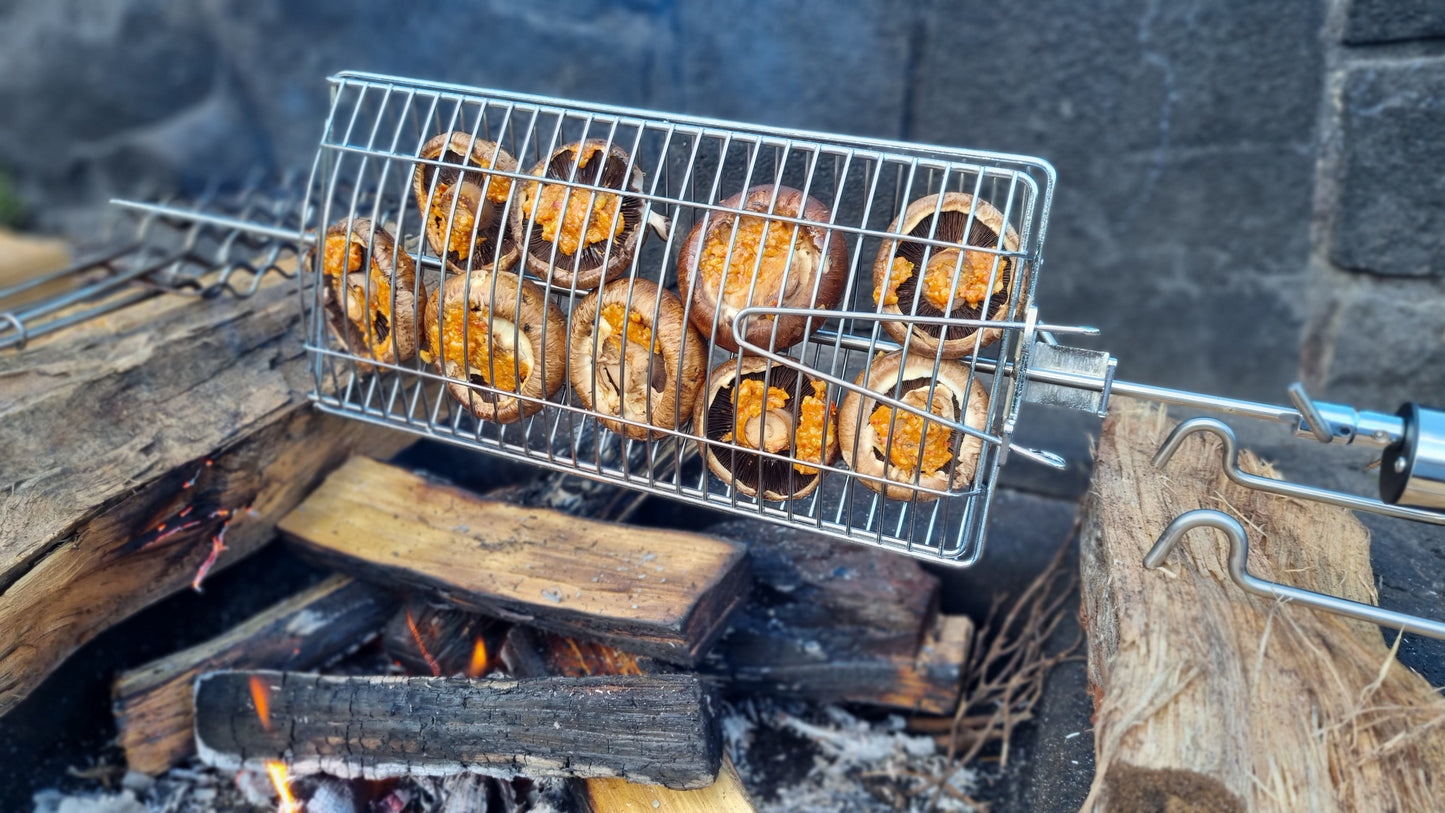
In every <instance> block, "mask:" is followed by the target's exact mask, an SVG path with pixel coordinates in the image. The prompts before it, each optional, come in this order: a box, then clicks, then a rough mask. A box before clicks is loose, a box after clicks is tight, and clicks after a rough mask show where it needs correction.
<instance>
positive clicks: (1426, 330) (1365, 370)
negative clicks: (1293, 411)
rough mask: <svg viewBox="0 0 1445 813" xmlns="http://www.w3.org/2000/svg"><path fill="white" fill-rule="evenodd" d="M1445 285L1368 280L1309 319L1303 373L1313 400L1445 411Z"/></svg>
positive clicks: (1337, 293) (1337, 296)
mask: <svg viewBox="0 0 1445 813" xmlns="http://www.w3.org/2000/svg"><path fill="white" fill-rule="evenodd" d="M1442 331H1445V283H1442V282H1440V281H1427V280H1381V279H1373V278H1366V279H1363V280H1360V281H1359V282H1358V284H1354V285H1342V286H1341V287H1340V288H1339V289H1337V290H1336V291H1335V292H1334V294H1333V295H1332V296H1331V297H1330V299H1329V301H1328V303H1327V304H1325V305H1324V306H1322V308H1321V311H1320V313H1319V315H1317V316H1315V317H1313V319H1312V322H1311V327H1310V331H1309V341H1308V343H1307V345H1306V347H1307V348H1310V349H1311V352H1309V353H1308V354H1307V355H1306V356H1305V362H1306V363H1305V365H1304V369H1303V373H1304V375H1305V378H1306V380H1307V381H1308V382H1310V383H1311V384H1312V385H1313V386H1314V387H1315V389H1316V390H1317V392H1315V393H1314V394H1315V397H1316V398H1321V399H1324V400H1328V401H1337V402H1344V403H1352V404H1354V405H1356V406H1358V407H1360V408H1364V409H1375V410H1379V411H1385V412H1390V411H1393V410H1394V409H1395V407H1397V406H1398V405H1399V404H1400V403H1402V402H1404V401H1420V402H1422V403H1427V404H1433V405H1445V333H1442Z"/></svg>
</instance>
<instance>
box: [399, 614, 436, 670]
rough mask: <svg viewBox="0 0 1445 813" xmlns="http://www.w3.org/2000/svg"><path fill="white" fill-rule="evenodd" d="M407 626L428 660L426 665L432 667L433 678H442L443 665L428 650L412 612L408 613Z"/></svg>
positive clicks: (418, 647) (423, 655)
mask: <svg viewBox="0 0 1445 813" xmlns="http://www.w3.org/2000/svg"><path fill="white" fill-rule="evenodd" d="M406 625H407V627H408V628H409V629H410V630H411V637H412V638H413V639H414V640H415V641H416V648H417V649H420V650H421V656H422V657H423V658H425V659H426V665H427V666H429V667H431V673H432V677H441V676H442V667H441V664H439V663H437V659H436V658H433V657H432V656H431V653H430V652H428V651H427V650H426V644H424V643H422V640H421V630H419V629H417V628H416V621H415V620H414V619H413V618H412V617H411V610H407V611H406Z"/></svg>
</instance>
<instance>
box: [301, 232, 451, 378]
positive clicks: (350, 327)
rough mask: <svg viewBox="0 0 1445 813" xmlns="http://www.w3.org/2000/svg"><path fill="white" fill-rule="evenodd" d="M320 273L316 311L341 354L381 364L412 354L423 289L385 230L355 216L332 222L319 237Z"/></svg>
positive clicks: (423, 303)
mask: <svg viewBox="0 0 1445 813" xmlns="http://www.w3.org/2000/svg"><path fill="white" fill-rule="evenodd" d="M313 256H314V255H313ZM363 267H364V268H366V269H367V270H365V271H363V270H362V269H363ZM321 275H322V309H323V311H324V312H325V313H326V317H327V323H328V325H329V326H330V328H331V333H332V335H334V336H335V337H336V339H337V340H338V341H339V342H341V344H342V345H343V346H344V347H345V348H346V350H347V352H349V353H351V354H352V355H355V356H361V357H363V358H368V359H371V360H373V361H377V362H380V363H383V364H399V363H401V362H403V361H407V360H408V359H410V358H411V357H412V356H413V355H415V354H416V339H417V336H416V315H417V311H418V309H421V308H425V307H426V301H427V296H426V288H425V287H423V286H418V285H417V284H416V266H415V265H414V264H413V263H412V260H411V257H409V256H407V254H406V252H402V251H397V250H396V242H395V240H393V239H392V236H391V234H390V233H389V232H387V230H386V229H385V228H378V227H375V226H374V225H373V224H372V222H371V221H370V220H368V219H366V218H359V217H358V218H348V219H345V220H340V221H338V222H336V223H333V224H332V225H331V226H330V227H329V228H327V229H326V234H325V235H324V236H323V239H322V247H321ZM359 366H360V367H362V369H365V370H370V369H371V365H369V364H360V363H359Z"/></svg>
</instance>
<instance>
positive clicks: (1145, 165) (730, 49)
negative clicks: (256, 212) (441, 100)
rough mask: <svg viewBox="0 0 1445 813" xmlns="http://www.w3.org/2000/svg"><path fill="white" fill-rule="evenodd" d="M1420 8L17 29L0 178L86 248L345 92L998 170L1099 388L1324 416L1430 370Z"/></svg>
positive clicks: (588, 14) (656, 1)
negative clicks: (507, 95)
mask: <svg viewBox="0 0 1445 813" xmlns="http://www.w3.org/2000/svg"><path fill="white" fill-rule="evenodd" d="M1440 4H1441V0H1408V2H1394V0H1349V2H1346V0H1307V1H1306V2H1302V3H1292V4H1285V5H1275V4H1262V3H1257V2H1252V0H1219V2H1214V3H1209V4H1178V3H1168V2H1162V1H1161V0H1104V1H1103V2H1099V3H1077V2H1073V0H1039V1H1038V2H1034V3H1029V4H973V3H959V2H953V1H952V0H921V2H901V1H900V0H862V1H861V2H855V3H846V4H840V3H836V2H832V0H797V2H789V3H770V2H764V0H714V1H713V2H701V1H700V0H610V1H609V0H538V2H530V3H518V2H505V1H504V0H419V2H417V3H410V4H405V3H379V2H371V1H370V0H357V2H349V3H339V2H338V3H292V2H285V0H245V2H242V0H203V2H191V1H190V0H112V1H111V2H108V3H94V2H80V0H10V2H7V3H0V110H4V111H6V114H5V116H4V117H3V118H0V174H4V175H8V176H9V177H10V178H11V180H12V182H13V186H14V187H15V188H17V189H18V190H19V191H20V193H21V195H22V196H23V198H24V200H25V202H26V204H27V206H28V209H29V211H30V213H31V222H32V224H33V225H34V226H36V227H38V228H41V229H43V230H51V231H56V230H69V231H70V232H71V233H72V234H79V235H80V236H82V237H83V236H84V233H85V231H86V229H88V228H89V227H90V226H89V224H90V223H91V222H93V221H92V220H91V219H88V217H87V216H88V215H89V214H93V212H94V211H95V208H96V206H97V204H98V203H99V202H100V201H102V200H104V199H105V198H106V197H108V196H110V195H113V194H126V195H139V196H153V195H156V194H160V193H162V192H164V191H166V190H168V189H172V188H182V189H185V188H194V187H195V186H197V185H198V184H200V183H202V182H203V181H204V180H206V179H208V178H211V177H215V176H218V175H219V176H222V177H231V178H236V177H240V176H242V175H244V174H245V173H247V172H249V171H252V170H254V169H257V168H265V169H279V168H287V167H295V166H305V165H308V164H309V162H310V159H311V155H312V153H313V150H314V145H315V142H316V139H317V138H318V136H319V134H320V131H321V126H322V119H323V116H324V114H325V109H326V104H327V90H326V85H325V82H324V78H325V77H326V76H327V75H328V74H330V73H332V72H334V71H337V70H340V69H345V68H357V69H364V70H373V71H380V72H388V73H397V74H402V75H411V76H418V77H425V78H429V79H439V80H446V81H453V82H460V83H466V84H474V85H480V86H484V87H487V86H490V87H499V88H506V89H510V90H518V91H527V92H537V93H544V94H551V95H558V96H563V97H572V98H579V99H587V100H594V101H602V102H611V103H620V104H626V105H634V106H641V107H648V108H654V109H658V110H664V111H678V112H684V113H697V114H704V115H712V116H718V117H723V118H735V119H739V120H743V121H749V122H757V123H764V124H772V125H780V126H785V127H799V128H807V129H819V130H828V131H836V132H841V133H846V134H859V135H869V136H882V137H890V138H902V139H906V140H911V141H918V142H932V143H938V144H946V145H957V146H965V147H976V148H984V149H992V150H1000V151H1008V152H1022V153H1027V154H1033V155H1038V156H1041V157H1043V158H1046V159H1048V160H1049V161H1051V162H1053V164H1054V165H1055V167H1056V168H1057V169H1058V178H1059V181H1058V188H1057V193H1056V196H1055V199H1054V206H1053V212H1052V217H1051V221H1050V228H1049V237H1048V240H1047V243H1046V248H1045V254H1046V257H1047V262H1046V264H1045V266H1044V268H1043V271H1042V274H1041V283H1040V298H1039V304H1040V308H1041V311H1042V313H1043V315H1044V317H1045V318H1046V319H1049V320H1053V321H1060V322H1079V323H1085V324H1093V325H1096V326H1098V327H1100V328H1101V329H1102V330H1103V335H1102V336H1101V337H1100V338H1098V339H1097V340H1091V343H1092V344H1093V345H1094V346H1096V347H1102V348H1107V349H1109V350H1111V351H1112V352H1114V353H1115V355H1117V356H1118V357H1119V358H1120V367H1119V374H1120V376H1121V377H1123V378H1127V379H1130V380H1136V381H1145V382H1150V383H1158V384H1164V385H1169V386H1176V387H1184V388H1191V389H1198V390H1203V391H1209V392H1218V393H1222V394H1227V395H1231V396H1236V397H1244V398H1256V399H1266V400H1270V401H1275V402H1278V401H1281V400H1283V389H1284V386H1285V385H1286V384H1288V383H1289V382H1290V381H1292V380H1294V379H1295V378H1296V377H1297V376H1298V375H1299V374H1300V372H1301V370H1302V369H1303V370H1304V372H1305V373H1306V374H1307V376H1308V377H1309V380H1310V381H1311V382H1312V383H1314V384H1316V385H1317V386H1319V387H1322V388H1323V389H1324V390H1325V391H1326V392H1327V393H1328V394H1330V395H1333V396H1336V397H1340V398H1344V397H1347V396H1348V395H1349V394H1352V393H1360V394H1364V393H1367V392H1372V391H1371V389H1370V388H1372V387H1374V386H1375V383H1376V382H1375V380H1374V379H1376V378H1378V377H1380V376H1381V375H1382V374H1383V373H1382V371H1383V370H1385V369H1386V368H1387V367H1388V368H1391V369H1408V370H1410V371H1412V372H1419V371H1423V373H1419V374H1421V375H1424V376H1425V377H1426V378H1429V377H1430V376H1431V375H1435V376H1436V378H1435V379H1434V380H1436V381H1438V380H1439V375H1440V374H1439V373H1438V370H1440V369H1441V368H1442V367H1445V365H1442V364H1440V361H1441V358H1440V356H1439V353H1440V346H1439V334H1440V327H1439V319H1438V316H1439V313H1438V310H1437V309H1438V307H1439V306H1438V305H1437V304H1434V303H1432V302H1431V301H1430V300H1431V299H1432V298H1433V299H1434V300H1436V301H1437V302H1438V301H1439V299H1440V297H1439V293H1440V290H1439V284H1440V282H1439V281H1440V272H1441V260H1440V254H1441V241H1442V240H1445V237H1442V233H1445V229H1441V228H1439V224H1440V218H1439V214H1440V212H1439V206H1440V194H1441V193H1440V192H1438V191H1435V190H1434V189H1433V188H1432V187H1431V185H1430V183H1429V182H1430V181H1431V180H1434V179H1435V178H1436V177H1438V176H1439V175H1440V174H1441V171H1442V169H1445V158H1442V156H1441V153H1440V150H1441V144H1442V142H1445V140H1442V139H1440V138H1439V137H1438V135H1436V134H1438V133H1439V132H1441V131H1442V129H1445V128H1442V127H1441V126H1440V125H1441V120H1442V115H1445V111H1442V107H1441V104H1442V102H1441V95H1440V92H1439V87H1440V84H1441V81H1442V69H1441V63H1440V55H1439V54H1440V49H1439V48H1437V47H1436V45H1437V44H1438V43H1439V40H1438V39H1435V38H1438V37H1440V36H1441V35H1442V34H1441V32H1442V28H1441V25H1442V19H1445V18H1442V15H1441V13H1440ZM1322 32H1323V33H1322ZM1422 42H1423V43H1425V44H1423V45H1422V44H1421V43H1422ZM1382 43H1383V44H1382ZM1322 110H1323V111H1324V112H1322ZM1436 186H1439V184H1436ZM1432 224H1433V225H1434V228H1432ZM1432 320H1434V322H1433V328H1432V329H1431V330H1430V331H1429V336H1428V337H1423V338H1422V337H1421V335H1420V334H1419V330H1421V329H1424V328H1427V327H1430V326H1431V324H1432ZM1364 325H1371V326H1372V327H1370V328H1369V329H1368V330H1365V329H1364V328H1363V327H1362V326H1364ZM1362 331H1363V332H1365V333H1368V334H1369V338H1368V340H1364V339H1361V338H1360V334H1361V333H1362ZM1302 336H1303V337H1304V338H1305V340H1306V341H1305V344H1304V353H1303V356H1302V354H1301V337H1302ZM1426 339H1428V341H1426ZM1410 365H1414V366H1410ZM1437 391H1438V390H1437ZM1387 400H1388V399H1387ZM1368 403H1369V404H1372V405H1375V406H1380V405H1381V404H1380V402H1379V401H1378V400H1377V399H1376V398H1375V397H1374V396H1373V394H1371V398H1370V400H1369V401H1368Z"/></svg>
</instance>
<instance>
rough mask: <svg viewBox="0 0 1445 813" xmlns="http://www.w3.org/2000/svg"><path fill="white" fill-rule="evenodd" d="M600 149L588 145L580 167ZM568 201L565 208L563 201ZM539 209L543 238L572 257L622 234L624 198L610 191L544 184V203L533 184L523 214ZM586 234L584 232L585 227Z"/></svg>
mask: <svg viewBox="0 0 1445 813" xmlns="http://www.w3.org/2000/svg"><path fill="white" fill-rule="evenodd" d="M601 149H602V148H601V147H599V146H597V145H595V144H593V145H589V146H588V149H587V154H586V155H584V156H582V157H581V158H580V159H579V160H578V162H577V166H578V167H579V168H580V167H585V166H587V162H588V161H589V160H591V159H592V157H593V156H594V155H596V154H597V153H598V152H600V151H601ZM564 200H565V201H566V206H565V209H564V206H563V201H564ZM534 203H535V204H536V207H537V224H538V225H540V226H541V227H542V238H543V239H545V240H546V241H547V242H549V243H556V244H557V250H558V251H561V252H562V253H563V254H566V255H568V256H571V255H573V254H576V253H577V249H578V248H580V247H582V246H584V245H591V244H593V243H596V242H600V241H602V240H608V239H611V238H613V237H616V236H617V235H619V234H621V233H622V228H623V225H624V223H623V219H622V196H620V195H614V194H610V193H607V192H601V193H598V192H591V191H588V190H586V189H577V188H574V187H568V186H563V185H561V184H543V185H542V192H541V200H540V202H538V200H537V184H535V183H534V184H531V185H530V186H529V187H528V189H527V194H526V195H525V196H524V203H523V205H524V206H526V209H524V211H526V212H531V211H532V206H533V204H534ZM584 224H585V225H586V227H587V228H586V232H585V234H584V232H583V225H584Z"/></svg>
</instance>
